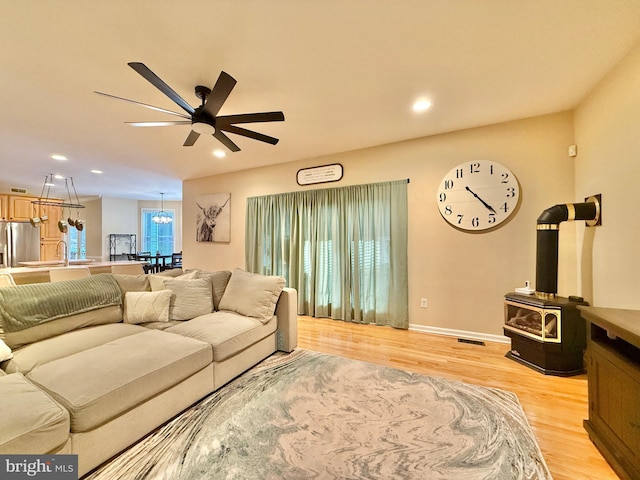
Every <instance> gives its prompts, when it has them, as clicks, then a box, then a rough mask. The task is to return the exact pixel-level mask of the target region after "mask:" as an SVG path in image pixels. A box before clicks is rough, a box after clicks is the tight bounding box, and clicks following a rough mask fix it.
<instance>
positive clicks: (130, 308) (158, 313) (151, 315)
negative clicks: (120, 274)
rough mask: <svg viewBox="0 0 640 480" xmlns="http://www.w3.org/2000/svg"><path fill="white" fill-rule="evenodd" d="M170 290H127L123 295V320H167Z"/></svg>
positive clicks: (147, 321)
mask: <svg viewBox="0 0 640 480" xmlns="http://www.w3.org/2000/svg"><path fill="white" fill-rule="evenodd" d="M170 303H171V290H160V291H157V292H127V293H125V295H124V322H125V323H134V324H138V323H149V322H168V321H169V304H170Z"/></svg>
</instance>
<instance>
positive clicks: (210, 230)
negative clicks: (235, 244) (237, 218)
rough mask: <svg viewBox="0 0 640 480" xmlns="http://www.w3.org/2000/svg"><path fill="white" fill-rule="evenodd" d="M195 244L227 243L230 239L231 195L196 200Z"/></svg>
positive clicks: (218, 195)
mask: <svg viewBox="0 0 640 480" xmlns="http://www.w3.org/2000/svg"><path fill="white" fill-rule="evenodd" d="M196 205H197V206H198V209H199V211H198V215H197V216H196V242H218V243H228V242H229V239H230V238H231V193H215V194H212V195H200V196H199V197H198V198H197V201H196Z"/></svg>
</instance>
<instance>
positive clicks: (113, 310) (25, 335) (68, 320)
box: [5, 282, 122, 349]
mask: <svg viewBox="0 0 640 480" xmlns="http://www.w3.org/2000/svg"><path fill="white" fill-rule="evenodd" d="M58 283H63V282H58ZM120 322H122V308H121V307H120V305H114V306H111V307H104V308H100V309H98V310H91V311H90V312H84V313H79V314H77V315H71V316H69V317H63V318H59V319H57V320H55V321H53V322H46V323H42V324H40V325H37V326H35V327H31V328H26V329H24V330H20V331H18V332H6V333H5V342H6V343H7V345H9V346H10V347H11V348H12V349H16V348H18V347H22V346H24V345H29V344H31V343H37V342H39V341H42V340H45V339H47V338H51V337H55V336H57V335H61V334H63V333H68V332H71V331H74V330H79V329H83V328H85V327H90V326H94V325H105V324H109V323H120Z"/></svg>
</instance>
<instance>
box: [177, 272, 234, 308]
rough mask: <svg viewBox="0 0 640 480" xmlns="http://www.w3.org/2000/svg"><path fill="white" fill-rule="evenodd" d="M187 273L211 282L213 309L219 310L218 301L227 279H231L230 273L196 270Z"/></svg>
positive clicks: (222, 293) (227, 281) (225, 286)
mask: <svg viewBox="0 0 640 480" xmlns="http://www.w3.org/2000/svg"><path fill="white" fill-rule="evenodd" d="M187 273H195V275H196V277H195V278H209V279H210V280H211V287H212V291H211V293H212V294H213V309H214V310H218V309H219V308H220V306H219V305H220V299H221V298H222V296H223V295H224V291H225V289H226V288H227V284H228V283H229V279H230V278H231V272H230V271H229V270H219V271H217V272H209V271H207V270H200V269H197V268H196V269H193V270H187Z"/></svg>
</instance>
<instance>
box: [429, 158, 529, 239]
mask: <svg viewBox="0 0 640 480" xmlns="http://www.w3.org/2000/svg"><path fill="white" fill-rule="evenodd" d="M519 198H520V188H519V186H518V179H517V178H516V176H515V175H514V174H513V173H511V171H510V170H509V169H508V168H507V167H505V166H504V165H501V164H499V163H496V162H490V161H487V160H472V161H470V162H466V163H463V164H460V165H458V166H457V167H455V168H453V169H451V171H450V172H449V173H447V174H446V175H445V176H444V178H443V179H442V181H441V182H440V186H439V187H438V194H437V197H436V200H437V202H438V209H439V210H440V214H441V215H442V218H444V219H445V220H446V221H447V222H449V223H450V224H451V225H453V226H454V227H456V228H460V229H462V230H470V231H480V230H487V229H490V228H494V227H496V226H498V225H500V224H501V223H502V222H504V221H505V220H507V219H508V218H509V217H510V216H511V215H513V213H514V212H515V210H516V206H517V205H518V199H519Z"/></svg>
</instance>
